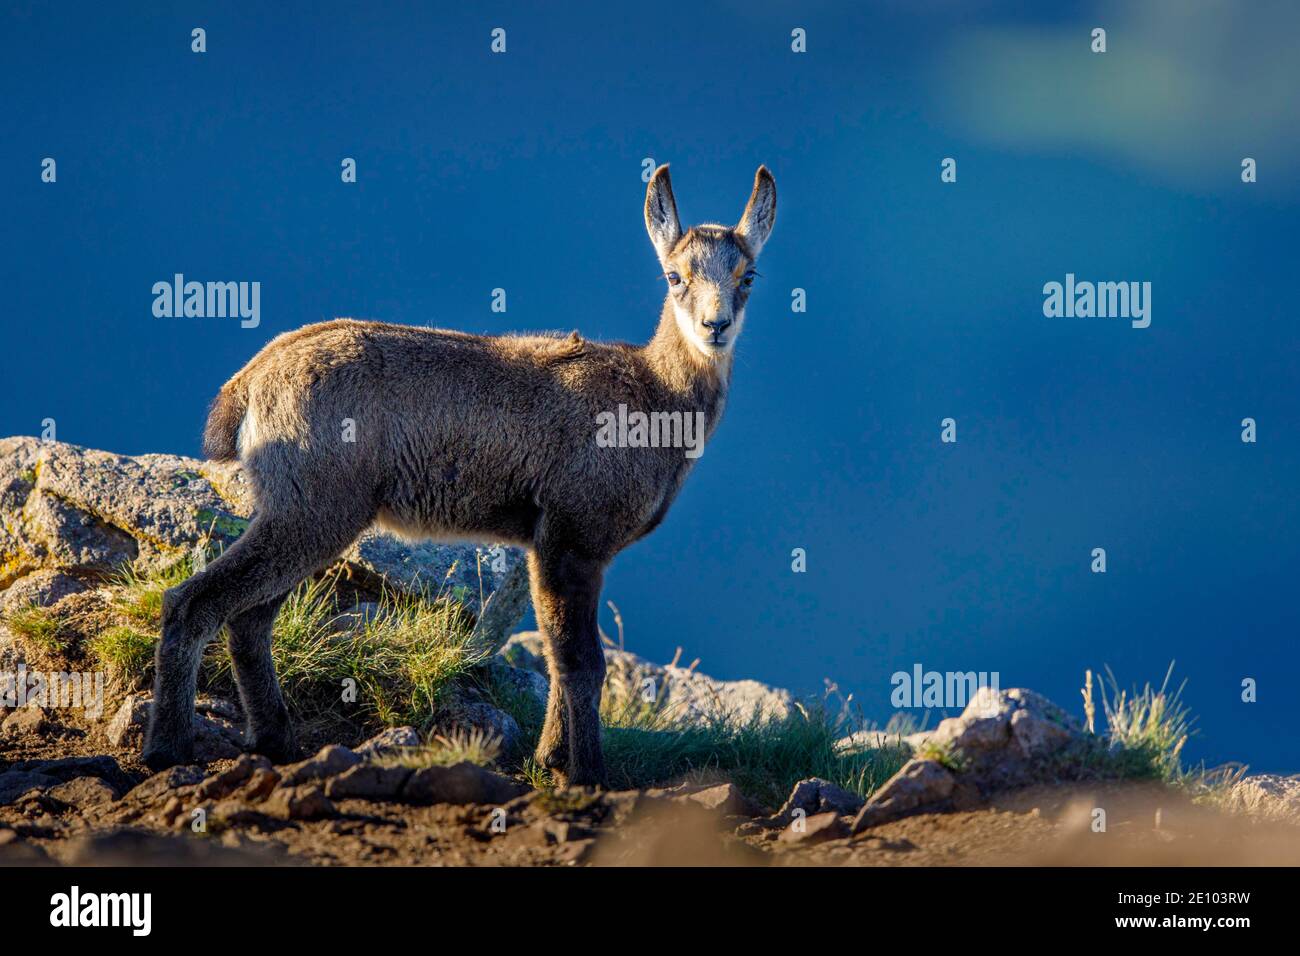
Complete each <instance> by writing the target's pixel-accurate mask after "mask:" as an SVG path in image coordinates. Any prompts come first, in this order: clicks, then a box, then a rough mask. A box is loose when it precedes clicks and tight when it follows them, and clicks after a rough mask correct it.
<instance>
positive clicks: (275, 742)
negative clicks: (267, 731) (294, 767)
mask: <svg viewBox="0 0 1300 956" xmlns="http://www.w3.org/2000/svg"><path fill="white" fill-rule="evenodd" d="M245 749H247V750H248V752H249V753H254V754H261V755H262V756H263V757H265V758H266V759H267V760H269V761H271V763H275V764H282V763H293V762H294V761H295V760H297V759H298V745H297V744H296V743H295V742H294V740H293V738H292V737H283V736H277V737H254V738H253V739H252V740H251V742H250V743H249V744H248V746H247V748H245Z"/></svg>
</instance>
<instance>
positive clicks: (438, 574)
mask: <svg viewBox="0 0 1300 956" xmlns="http://www.w3.org/2000/svg"><path fill="white" fill-rule="evenodd" d="M343 557H344V560H346V561H348V562H349V563H350V564H351V565H352V566H353V567H354V568H356V569H358V570H360V571H361V572H362V573H369V574H371V575H373V576H374V577H375V578H377V579H379V580H382V581H383V582H384V583H385V584H386V585H387V586H389V587H392V588H396V589H397V590H399V591H403V592H407V593H424V594H427V595H431V596H432V595H450V596H451V597H453V598H455V599H456V600H458V601H460V602H461V603H462V604H464V605H466V606H467V607H468V608H469V609H470V610H471V611H473V612H474V614H475V617H476V623H475V637H476V639H477V640H478V641H479V642H480V643H481V644H482V645H483V646H485V647H487V648H488V649H489V651H490V652H495V651H496V650H497V649H498V648H500V647H501V645H502V644H504V643H505V641H506V638H508V637H509V636H510V630H511V628H513V627H514V626H515V625H516V624H518V623H519V621H520V620H521V619H522V618H523V616H524V613H525V612H526V611H527V609H528V602H529V596H528V595H529V591H528V566H527V561H526V559H525V555H524V552H523V550H522V549H521V548H515V547H507V546H504V545H496V544H488V545H486V546H476V545H467V544H461V545H456V544H435V543H432V542H416V543H412V542H409V541H404V540H402V539H400V538H398V537H396V536H395V535H392V534H389V533H388V532H386V531H380V530H379V529H377V528H372V529H370V530H368V531H366V532H364V533H362V535H361V536H360V537H359V538H357V540H356V541H355V542H354V543H353V544H352V546H351V547H350V548H349V549H348V550H347V551H345V552H344V553H343Z"/></svg>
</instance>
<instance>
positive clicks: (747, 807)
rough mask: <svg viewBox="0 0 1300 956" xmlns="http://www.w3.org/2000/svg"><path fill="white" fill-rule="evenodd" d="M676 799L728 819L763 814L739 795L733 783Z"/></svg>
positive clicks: (706, 788) (751, 802)
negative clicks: (714, 811)
mask: <svg viewBox="0 0 1300 956" xmlns="http://www.w3.org/2000/svg"><path fill="white" fill-rule="evenodd" d="M677 799H679V800H685V801H689V802H691V803H697V804H699V805H700V806H702V807H706V808H707V809H709V810H717V811H718V812H720V813H722V814H723V815H724V816H729V817H757V816H762V814H763V808H762V807H760V806H758V805H757V804H755V803H754V802H753V801H752V800H750V799H749V798H748V797H746V796H745V795H744V794H743V793H741V792H740V790H739V788H737V787H736V785H735V784H734V783H720V784H717V785H716V786H712V787H705V788H704V789H703V790H693V791H691V792H689V793H686V794H684V795H683V796H681V797H679V798H677Z"/></svg>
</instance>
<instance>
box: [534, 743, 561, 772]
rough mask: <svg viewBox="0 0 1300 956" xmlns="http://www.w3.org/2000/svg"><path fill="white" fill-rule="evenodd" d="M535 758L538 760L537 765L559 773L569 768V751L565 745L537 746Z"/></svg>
mask: <svg viewBox="0 0 1300 956" xmlns="http://www.w3.org/2000/svg"><path fill="white" fill-rule="evenodd" d="M533 760H535V761H536V762H537V766H539V767H545V768H546V769H547V770H551V771H554V772H555V773H556V774H557V775H558V774H561V773H563V772H564V771H565V770H566V769H568V766H569V752H568V750H567V749H566V748H565V747H561V746H554V747H547V746H545V745H543V746H540V747H538V748H537V752H536V753H534V754H533Z"/></svg>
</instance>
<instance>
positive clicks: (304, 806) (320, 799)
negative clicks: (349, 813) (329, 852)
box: [260, 784, 338, 820]
mask: <svg viewBox="0 0 1300 956" xmlns="http://www.w3.org/2000/svg"><path fill="white" fill-rule="evenodd" d="M260 809H261V811H262V812H263V813H265V814H266V815H267V816H271V817H275V818H276V819H278V820H321V819H324V818H326V817H332V816H335V815H336V814H337V813H338V811H337V810H336V809H335V807H334V804H333V803H331V802H330V800H329V798H328V797H326V796H325V791H324V790H322V789H321V788H320V787H318V786H315V785H314V784H308V785H306V786H301V787H280V788H279V789H277V790H275V791H274V792H273V793H272V794H271V795H270V796H268V797H267V798H266V802H265V803H263V804H262V805H261V807H260Z"/></svg>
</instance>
